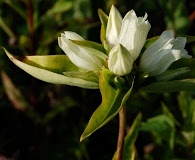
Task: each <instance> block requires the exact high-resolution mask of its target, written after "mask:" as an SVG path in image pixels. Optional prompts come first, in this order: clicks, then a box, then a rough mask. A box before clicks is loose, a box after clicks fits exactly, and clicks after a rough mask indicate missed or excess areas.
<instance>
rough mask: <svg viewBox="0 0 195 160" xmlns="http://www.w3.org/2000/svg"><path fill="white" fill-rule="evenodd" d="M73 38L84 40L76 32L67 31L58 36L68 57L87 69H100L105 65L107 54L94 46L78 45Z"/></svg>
mask: <svg viewBox="0 0 195 160" xmlns="http://www.w3.org/2000/svg"><path fill="white" fill-rule="evenodd" d="M71 40H77V41H78V40H79V41H82V40H84V39H83V38H82V37H81V36H80V35H78V34H77V33H74V32H69V31H66V32H64V33H62V34H61V37H59V38H58V43H59V46H60V48H61V49H62V50H63V51H64V52H65V53H66V55H67V56H68V58H69V59H70V60H71V62H72V63H74V64H75V65H76V66H78V67H79V68H82V69H85V70H87V71H98V70H99V69H101V68H102V66H103V65H104V63H105V61H106V58H107V55H106V54H104V53H103V52H101V51H99V50H96V49H94V48H90V47H86V46H82V45H78V44H76V43H74V42H72V41H71Z"/></svg>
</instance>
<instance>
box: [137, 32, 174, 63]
mask: <svg viewBox="0 0 195 160" xmlns="http://www.w3.org/2000/svg"><path fill="white" fill-rule="evenodd" d="M173 37H174V35H173V31H171V30H168V31H164V32H163V33H162V34H161V36H160V37H159V38H158V39H157V40H156V41H155V42H154V43H152V44H151V45H150V46H149V47H148V48H147V49H146V50H145V51H144V53H143V54H142V56H141V60H140V63H141V64H142V66H143V64H145V65H146V63H147V64H148V65H149V64H154V63H155V62H156V61H157V60H156V59H157V57H158V58H160V57H161V56H162V54H161V53H164V54H165V53H167V52H159V51H160V50H162V49H164V48H166V49H171V48H172V45H170V42H171V41H172V40H173Z"/></svg>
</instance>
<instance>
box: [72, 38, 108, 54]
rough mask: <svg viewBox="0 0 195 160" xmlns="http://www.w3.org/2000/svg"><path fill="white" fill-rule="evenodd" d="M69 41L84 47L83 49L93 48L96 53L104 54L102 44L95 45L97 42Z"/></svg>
mask: <svg viewBox="0 0 195 160" xmlns="http://www.w3.org/2000/svg"><path fill="white" fill-rule="evenodd" d="M71 41H72V42H74V43H75V44H78V45H81V46H85V47H90V48H94V49H96V50H98V51H101V52H103V53H105V49H104V46H103V45H102V44H99V43H97V42H93V41H88V40H82V41H77V40H71Z"/></svg>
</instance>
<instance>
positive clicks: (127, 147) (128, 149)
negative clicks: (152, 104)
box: [112, 113, 142, 160]
mask: <svg viewBox="0 0 195 160" xmlns="http://www.w3.org/2000/svg"><path fill="white" fill-rule="evenodd" d="M141 119H142V114H141V113H139V114H138V115H137V117H136V118H135V120H134V121H133V124H132V125H131V127H130V129H129V131H128V133H127V135H126V137H125V141H124V148H123V158H122V159H123V160H134V158H135V148H134V147H135V146H134V144H135V141H136V139H137V136H138V133H139V129H140V125H141ZM112 160H116V152H115V154H114V156H113V158H112Z"/></svg>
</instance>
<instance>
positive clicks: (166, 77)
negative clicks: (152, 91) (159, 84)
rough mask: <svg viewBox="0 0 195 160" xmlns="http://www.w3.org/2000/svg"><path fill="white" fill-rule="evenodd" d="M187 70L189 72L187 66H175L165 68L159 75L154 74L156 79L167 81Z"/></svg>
mask: <svg viewBox="0 0 195 160" xmlns="http://www.w3.org/2000/svg"><path fill="white" fill-rule="evenodd" d="M187 72H190V69H189V68H188V67H182V68H177V69H173V70H166V71H165V72H163V73H162V74H160V75H159V76H156V79H157V80H158V81H168V80H171V79H173V78H176V77H178V76H181V75H184V74H185V73H187Z"/></svg>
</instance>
